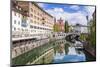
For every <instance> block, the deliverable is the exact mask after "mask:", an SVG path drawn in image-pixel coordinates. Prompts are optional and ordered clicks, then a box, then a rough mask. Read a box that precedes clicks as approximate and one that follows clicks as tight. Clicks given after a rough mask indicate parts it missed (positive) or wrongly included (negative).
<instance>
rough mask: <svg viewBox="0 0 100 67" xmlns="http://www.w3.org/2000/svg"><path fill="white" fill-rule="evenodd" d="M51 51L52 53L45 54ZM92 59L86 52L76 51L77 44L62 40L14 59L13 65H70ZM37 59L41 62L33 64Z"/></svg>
mask: <svg viewBox="0 0 100 67" xmlns="http://www.w3.org/2000/svg"><path fill="white" fill-rule="evenodd" d="M51 49H52V52H50V53H48V54H45V53H47V52H49V50H51ZM43 54H45V55H44V56H43V58H41V59H39V58H40V57H41V56H42V55H43ZM49 55H50V56H49ZM91 58H92V56H91V55H88V53H86V52H85V51H84V50H79V49H76V48H75V43H71V42H69V41H66V40H65V39H61V40H56V41H53V42H49V43H46V44H44V45H41V46H40V47H37V48H34V49H32V50H31V51H29V52H27V53H24V54H22V55H20V56H18V57H16V58H14V59H13V60H12V63H13V65H28V64H49V63H50V64H52V63H69V62H82V61H89V60H90V59H91ZM37 59H39V60H38V61H37V62H35V63H33V62H34V61H35V60H37Z"/></svg>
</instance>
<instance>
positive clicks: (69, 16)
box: [46, 8, 87, 25]
mask: <svg viewBox="0 0 100 67" xmlns="http://www.w3.org/2000/svg"><path fill="white" fill-rule="evenodd" d="M57 9H58V8H57ZM59 9H60V8H59ZM46 11H47V12H48V13H50V14H51V15H53V16H54V17H56V19H59V18H60V17H61V18H62V19H64V20H67V21H68V22H69V24H73V25H74V24H76V23H80V24H83V25H87V20H86V16H85V15H84V14H82V12H80V11H78V12H75V13H68V12H65V11H64V10H62V11H61V10H60V11H58V10H56V11H55V8H54V9H48V10H46Z"/></svg>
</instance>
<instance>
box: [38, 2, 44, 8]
mask: <svg viewBox="0 0 100 67" xmlns="http://www.w3.org/2000/svg"><path fill="white" fill-rule="evenodd" d="M37 4H38V5H39V6H40V7H42V8H44V7H45V5H44V4H43V3H37Z"/></svg>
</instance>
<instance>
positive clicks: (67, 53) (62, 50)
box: [52, 40, 86, 63]
mask: <svg viewBox="0 0 100 67" xmlns="http://www.w3.org/2000/svg"><path fill="white" fill-rule="evenodd" d="M55 44H56V45H57V46H56V47H54V49H55V55H54V58H53V62H52V63H62V62H79V61H86V57H85V54H84V52H83V51H82V50H77V49H75V47H74V44H73V43H69V42H66V41H64V40H61V41H59V43H55Z"/></svg>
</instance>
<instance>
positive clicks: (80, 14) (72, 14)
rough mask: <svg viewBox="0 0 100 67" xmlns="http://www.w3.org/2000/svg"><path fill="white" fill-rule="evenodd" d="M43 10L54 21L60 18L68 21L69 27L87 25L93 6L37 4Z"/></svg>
mask: <svg viewBox="0 0 100 67" xmlns="http://www.w3.org/2000/svg"><path fill="white" fill-rule="evenodd" d="M37 4H38V5H39V6H40V7H41V8H43V10H45V11H46V12H48V13H49V14H51V15H52V16H54V17H55V18H56V19H59V18H62V19H63V20H64V21H65V20H66V21H68V23H69V24H70V25H75V24H76V23H79V24H82V25H87V18H86V16H88V18H89V19H88V21H89V20H90V19H92V14H93V12H94V10H95V6H85V5H84V6H83V5H70V4H55V3H51V4H50V3H37Z"/></svg>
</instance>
